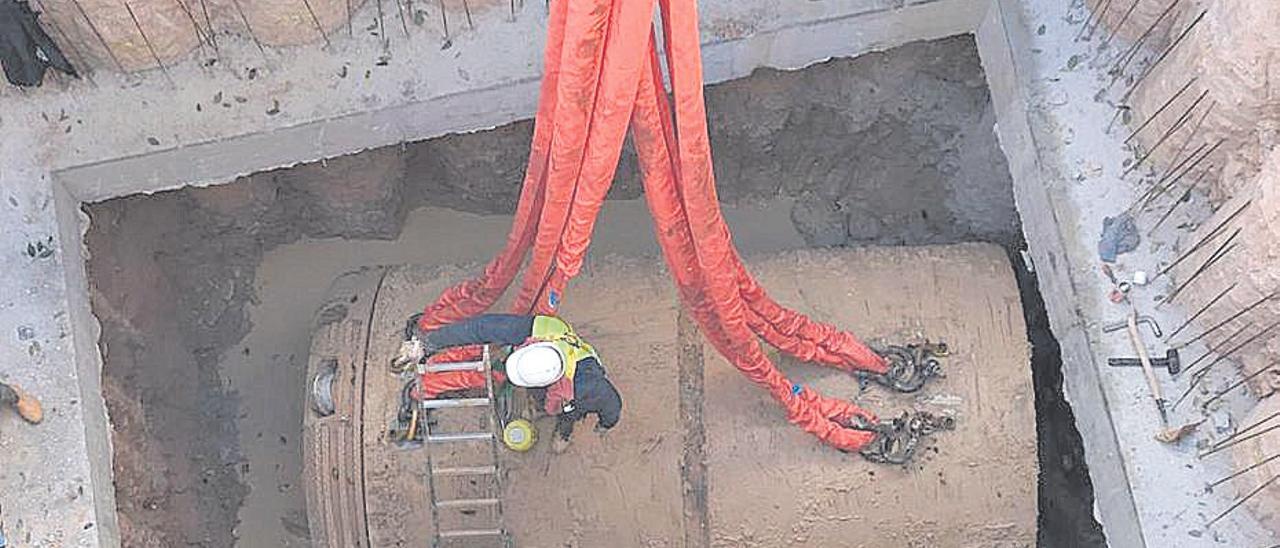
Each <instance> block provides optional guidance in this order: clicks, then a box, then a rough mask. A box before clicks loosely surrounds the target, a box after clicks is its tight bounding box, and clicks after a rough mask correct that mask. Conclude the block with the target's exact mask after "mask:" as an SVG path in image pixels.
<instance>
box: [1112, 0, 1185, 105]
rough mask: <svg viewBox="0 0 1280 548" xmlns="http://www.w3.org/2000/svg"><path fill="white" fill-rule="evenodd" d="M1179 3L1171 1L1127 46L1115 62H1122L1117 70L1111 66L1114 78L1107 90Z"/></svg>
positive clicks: (1177, 0) (1174, 0) (1175, 0)
mask: <svg viewBox="0 0 1280 548" xmlns="http://www.w3.org/2000/svg"><path fill="white" fill-rule="evenodd" d="M1181 1H1182V0H1173V2H1170V3H1169V6H1168V7H1166V8H1165V9H1164V11H1162V12H1160V16H1159V17H1156V19H1155V21H1152V22H1151V25H1150V26H1148V27H1147V30H1145V31H1143V32H1142V35H1141V36H1139V37H1138V39H1137V40H1134V41H1133V45H1132V46H1129V49H1128V50H1126V51H1125V53H1124V54H1123V55H1121V56H1120V59H1118V60H1117V62H1119V61H1123V64H1121V65H1120V66H1119V68H1115V65H1112V69H1111V71H1109V72H1114V73H1115V76H1113V77H1112V78H1111V83H1110V84H1107V87H1108V88H1110V87H1111V85H1112V84H1114V83H1115V82H1116V80H1118V79H1120V76H1121V75H1123V74H1124V70H1125V69H1126V68H1128V67H1129V63H1130V62H1132V61H1133V59H1134V58H1135V57H1137V56H1138V51H1139V49H1141V47H1142V43H1143V42H1145V41H1146V40H1147V37H1149V36H1151V33H1152V32H1155V30H1156V27H1158V26H1160V22H1161V21H1164V18H1165V16H1167V15H1169V12H1171V11H1173V8H1175V7H1177V6H1178V3H1179V2H1181Z"/></svg>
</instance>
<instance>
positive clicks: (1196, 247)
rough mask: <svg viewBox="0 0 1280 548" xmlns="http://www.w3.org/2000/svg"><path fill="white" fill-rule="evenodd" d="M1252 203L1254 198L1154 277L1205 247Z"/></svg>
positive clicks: (1171, 268) (1166, 271)
mask: <svg viewBox="0 0 1280 548" xmlns="http://www.w3.org/2000/svg"><path fill="white" fill-rule="evenodd" d="M1252 203H1253V200H1252V199H1250V200H1246V201H1245V203H1244V205H1242V206H1240V208H1239V209H1236V210H1235V212H1234V213H1232V214H1231V215H1229V216H1227V218H1226V219H1223V220H1222V222H1221V223H1218V226H1216V227H1214V228H1213V230H1211V231H1209V233H1208V234H1205V235H1204V237H1203V238H1200V241H1198V242H1196V244H1195V245H1193V246H1191V249H1188V250H1186V251H1185V252H1183V253H1182V255H1180V256H1178V258H1177V259H1174V261H1173V262H1172V263H1170V264H1169V266H1166V267H1164V268H1162V269H1160V272H1157V273H1156V275H1155V276H1154V277H1153V278H1152V279H1155V278H1159V277H1160V276H1163V275H1165V274H1167V273H1168V272H1169V271H1170V270H1173V267H1175V266H1178V263H1181V262H1182V261H1184V260H1186V259H1187V257H1190V256H1191V255H1192V254H1193V253H1195V252H1196V251H1199V250H1200V248H1201V247H1204V245H1205V244H1207V243H1209V241H1210V240H1212V239H1213V238H1214V237H1216V236H1217V235H1218V233H1220V232H1222V229H1223V228H1225V227H1226V226H1227V224H1228V223H1230V222H1231V221H1233V220H1235V218H1236V217H1238V216H1239V215H1240V214H1241V213H1243V212H1244V210H1245V208H1247V207H1249V205H1250V204H1252Z"/></svg>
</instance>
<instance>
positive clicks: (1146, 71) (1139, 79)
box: [1120, 10, 1209, 103]
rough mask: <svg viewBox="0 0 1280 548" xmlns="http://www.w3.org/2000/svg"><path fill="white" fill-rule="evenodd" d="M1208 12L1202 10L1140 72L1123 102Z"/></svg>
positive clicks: (1121, 100)
mask: <svg viewBox="0 0 1280 548" xmlns="http://www.w3.org/2000/svg"><path fill="white" fill-rule="evenodd" d="M1206 13H1209V10H1203V11H1201V12H1200V15H1198V16H1196V18H1195V20H1193V21H1191V24H1189V25H1187V28H1185V29H1182V33H1181V34H1179V35H1178V37H1177V38H1175V39H1174V40H1173V43H1172V44H1169V47H1167V48H1165V49H1164V51H1163V52H1161V53H1160V57H1157V58H1156V60H1155V61H1153V62H1152V63H1151V64H1150V65H1147V68H1146V69H1144V70H1143V71H1142V74H1140V75H1139V76H1138V77H1137V78H1136V79H1135V80H1134V81H1133V83H1132V84H1129V90H1128V91H1126V92H1124V96H1123V97H1121V98H1120V102H1121V103H1123V102H1125V101H1127V100H1128V99H1129V97H1130V96H1132V95H1133V92H1134V91H1136V90H1137V89H1138V85H1139V84H1141V83H1142V81H1143V80H1145V79H1146V78H1147V76H1148V75H1150V74H1151V73H1152V72H1154V71H1155V69H1156V66H1158V65H1159V64H1160V62H1161V61H1164V60H1165V58H1166V57H1168V56H1169V54H1170V53H1173V50H1174V48H1176V47H1178V44H1181V43H1182V40H1183V39H1185V38H1186V37H1187V35H1189V34H1191V30H1192V29H1194V28H1196V25H1198V24H1200V20H1201V19H1204V16H1205V14H1206Z"/></svg>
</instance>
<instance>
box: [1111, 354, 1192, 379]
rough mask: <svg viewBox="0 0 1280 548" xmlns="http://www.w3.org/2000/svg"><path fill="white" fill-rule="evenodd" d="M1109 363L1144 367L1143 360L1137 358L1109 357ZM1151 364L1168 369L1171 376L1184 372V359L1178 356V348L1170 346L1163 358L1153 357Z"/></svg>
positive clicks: (1117, 365)
mask: <svg viewBox="0 0 1280 548" xmlns="http://www.w3.org/2000/svg"><path fill="white" fill-rule="evenodd" d="M1107 365H1110V366H1111V367H1142V360H1140V359H1137V358H1107ZM1151 365H1152V366H1153V367H1159V368H1160V369H1168V370H1169V375H1170V376H1173V375H1177V374H1178V373H1181V372H1182V360H1181V358H1179V357H1178V349H1177V348H1170V349H1169V350H1168V351H1167V352H1165V353H1164V357H1163V358H1151Z"/></svg>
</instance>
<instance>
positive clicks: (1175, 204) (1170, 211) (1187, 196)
mask: <svg viewBox="0 0 1280 548" xmlns="http://www.w3.org/2000/svg"><path fill="white" fill-rule="evenodd" d="M1212 170H1213V164H1209V167H1208V168H1205V170H1204V171H1201V172H1200V176H1199V177H1196V178H1195V180H1194V181H1191V185H1190V186H1188V187H1187V190H1185V191H1183V193H1182V196H1179V197H1178V199H1177V200H1174V201H1173V204H1172V205H1170V206H1169V209H1166V210H1165V212H1164V215H1161V216H1160V220H1158V221H1156V224H1154V225H1152V226H1151V230H1148V231H1147V236H1151V235H1152V234H1154V233H1155V231H1156V229H1157V228H1160V225H1162V224H1164V222H1165V221H1166V220H1168V219H1169V216H1171V215H1173V210H1175V209H1178V206H1180V205H1182V204H1183V203H1184V202H1190V201H1191V193H1192V192H1194V191H1195V189H1196V187H1197V186H1199V185H1200V181H1201V180H1203V179H1204V176H1205V175H1207V174H1208V173H1209V172H1210V171H1212Z"/></svg>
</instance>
